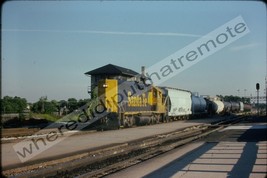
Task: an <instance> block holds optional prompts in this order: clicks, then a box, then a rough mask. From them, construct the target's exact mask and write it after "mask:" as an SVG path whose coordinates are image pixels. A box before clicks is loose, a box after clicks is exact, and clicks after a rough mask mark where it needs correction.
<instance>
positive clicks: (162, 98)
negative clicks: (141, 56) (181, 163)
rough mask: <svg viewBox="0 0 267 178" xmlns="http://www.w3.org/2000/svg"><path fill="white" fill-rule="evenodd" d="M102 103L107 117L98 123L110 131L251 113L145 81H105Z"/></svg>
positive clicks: (100, 95)
mask: <svg viewBox="0 0 267 178" xmlns="http://www.w3.org/2000/svg"><path fill="white" fill-rule="evenodd" d="M97 95H98V102H101V103H102V105H104V108H105V110H106V113H107V114H105V116H104V117H103V118H101V119H100V120H99V122H97V123H101V124H102V125H105V126H107V127H108V128H111V127H112V128H114V127H115V128H118V127H132V126H134V125H148V124H155V123H160V122H168V121H170V120H179V119H189V118H191V117H199V116H206V115H213V114H229V113H237V112H244V111H249V110H250V109H251V106H250V105H248V104H244V103H243V102H225V101H222V100H220V99H219V98H210V97H202V96H197V95H194V94H193V93H192V92H190V91H187V90H181V89H177V88H171V87H157V86H154V85H152V84H147V83H146V82H145V80H139V81H135V80H131V81H125V80H119V79H102V80H100V81H99V82H98V94H97Z"/></svg>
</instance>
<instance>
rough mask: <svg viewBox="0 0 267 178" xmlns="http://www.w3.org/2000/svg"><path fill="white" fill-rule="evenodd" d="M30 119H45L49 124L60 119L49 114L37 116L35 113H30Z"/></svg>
mask: <svg viewBox="0 0 267 178" xmlns="http://www.w3.org/2000/svg"><path fill="white" fill-rule="evenodd" d="M30 115H31V117H33V118H41V119H46V120H47V121H50V122H56V121H57V120H58V119H60V117H58V116H55V115H51V114H37V113H31V114H30Z"/></svg>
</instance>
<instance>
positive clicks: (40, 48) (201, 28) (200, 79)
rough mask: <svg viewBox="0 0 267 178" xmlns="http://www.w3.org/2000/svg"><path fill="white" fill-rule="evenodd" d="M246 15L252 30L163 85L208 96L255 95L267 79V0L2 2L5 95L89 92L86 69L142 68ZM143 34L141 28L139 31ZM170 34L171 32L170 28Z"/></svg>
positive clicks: (76, 95) (32, 96)
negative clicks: (265, 0)
mask: <svg viewBox="0 0 267 178" xmlns="http://www.w3.org/2000/svg"><path fill="white" fill-rule="evenodd" d="M239 15H241V16H242V17H243V19H244V21H245V22H246V24H247V26H248V27H249V29H250V33H249V34H248V35H246V36H244V37H242V38H240V39H239V40H237V41H235V42H234V43H232V44H231V45H229V46H227V47H225V48H223V49H222V50H220V51H218V52H216V53H215V54H213V55H211V56H209V57H208V58H207V59H205V60H203V61H201V62H199V63H197V64H196V65H194V66H193V67H191V68H189V69H187V70H185V71H184V72H182V73H180V74H179V75H177V76H175V77H173V78H171V79H170V80H168V81H167V82H165V83H163V84H162V85H164V86H172V87H177V88H182V89H187V90H190V91H193V92H199V93H200V94H203V95H216V94H222V95H230V94H232V95H238V92H237V90H240V92H239V95H240V96H243V95H244V94H245V92H244V90H245V89H246V95H247V96H248V95H250V94H252V95H255V91H256V89H255V84H256V83H257V82H258V83H260V84H261V95H263V89H264V88H265V77H266V60H267V58H266V7H265V4H264V3H262V2H255V1H246V2H228V1H224V2H218V1H214V2H213V1H208V2H204V1H203V2H186V1H182V2H174V1H170V2H163V1H162V2H161V1H157V2H147V1H134V2H133V1H128V2H121V1H111V2H106V1H93V2H88V1H80V2H77V1H21V2H19V1H8V2H6V3H4V4H3V6H2V44H1V47H2V49H1V50H2V59H1V60H2V96H5V95H9V96H20V97H25V98H26V99H27V100H28V101H30V102H35V101H37V100H38V99H39V98H40V97H41V96H47V97H48V99H50V100H52V99H56V100H61V99H68V98H71V97H74V98H77V99H83V98H89V95H88V94H87V86H89V85H90V78H89V77H87V76H85V75H84V73H85V72H87V71H90V70H93V69H95V68H98V67H101V66H103V65H106V64H109V63H112V64H115V65H119V66H122V67H126V68H131V69H133V70H135V71H137V72H140V69H141V66H142V65H143V66H146V67H147V68H148V67H149V66H152V65H153V64H155V63H156V62H158V61H160V60H162V59H164V58H165V57H167V56H169V55H170V54H172V53H174V52H176V51H178V50H179V49H181V48H183V47H185V46H186V45H189V44H190V43H192V42H193V41H195V40H197V39H198V38H200V37H201V36H203V35H205V34H207V33H209V32H211V31H213V30H214V29H216V28H217V27H219V26H221V25H223V24H224V23H226V22H228V21H230V20H232V19H234V18H235V17H237V16H239ZM136 32H138V34H137V33H136ZM170 33H172V34H170Z"/></svg>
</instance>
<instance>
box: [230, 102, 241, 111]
mask: <svg viewBox="0 0 267 178" xmlns="http://www.w3.org/2000/svg"><path fill="white" fill-rule="evenodd" d="M230 103H231V113H236V112H239V111H240V105H239V103H238V102H230Z"/></svg>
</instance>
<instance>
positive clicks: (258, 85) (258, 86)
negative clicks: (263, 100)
mask: <svg viewBox="0 0 267 178" xmlns="http://www.w3.org/2000/svg"><path fill="white" fill-rule="evenodd" d="M256 89H257V110H258V116H259V115H260V110H259V109H260V107H259V90H260V84H259V83H256Z"/></svg>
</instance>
